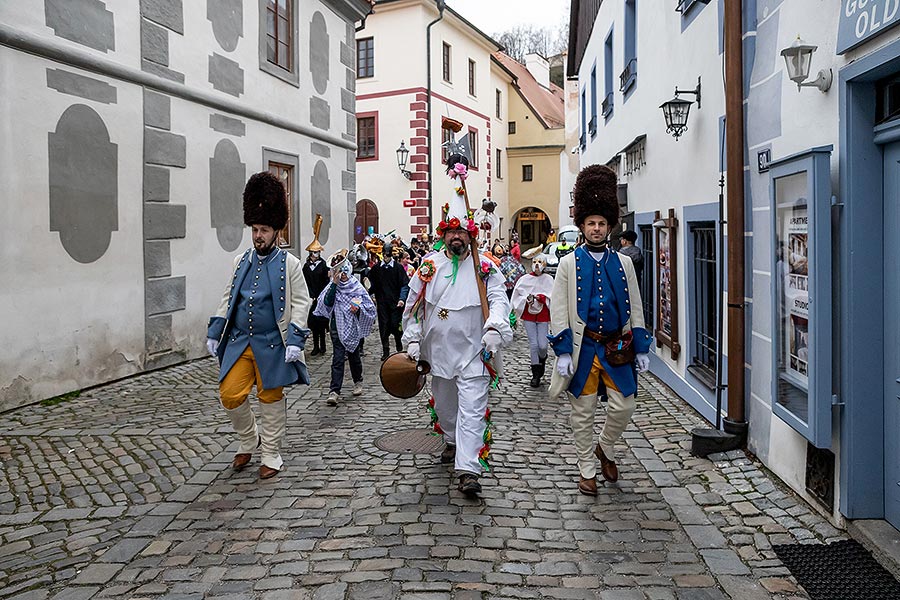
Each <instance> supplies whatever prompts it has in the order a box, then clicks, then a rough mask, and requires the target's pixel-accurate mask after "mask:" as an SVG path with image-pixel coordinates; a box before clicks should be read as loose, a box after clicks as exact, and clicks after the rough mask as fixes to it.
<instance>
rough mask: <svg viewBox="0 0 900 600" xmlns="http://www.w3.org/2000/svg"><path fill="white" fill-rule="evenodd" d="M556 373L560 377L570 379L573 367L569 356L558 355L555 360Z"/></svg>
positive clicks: (573, 371)
mask: <svg viewBox="0 0 900 600" xmlns="http://www.w3.org/2000/svg"><path fill="white" fill-rule="evenodd" d="M556 372H557V373H559V374H560V376H562V377H571V376H572V375H574V374H575V366H574V365H573V364H572V355H571V354H560V355H559V356H558V357H557V358H556Z"/></svg>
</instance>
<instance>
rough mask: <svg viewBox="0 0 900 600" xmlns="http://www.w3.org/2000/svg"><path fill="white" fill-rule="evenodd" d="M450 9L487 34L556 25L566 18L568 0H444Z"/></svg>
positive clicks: (555, 26)
mask: <svg viewBox="0 0 900 600" xmlns="http://www.w3.org/2000/svg"><path fill="white" fill-rule="evenodd" d="M447 4H448V5H450V6H451V7H453V10H455V11H456V12H458V13H459V14H461V15H462V16H463V17H465V18H466V19H467V20H469V21H471V22H472V23H473V24H474V25H475V26H476V27H478V28H479V29H481V30H482V31H483V32H485V33H486V34H488V35H493V34H498V33H502V32H504V31H507V30H509V29H512V28H513V27H515V26H516V25H533V26H535V27H550V28H551V29H554V30H555V29H556V28H558V27H559V26H560V25H561V24H563V23H564V22H565V21H566V20H568V18H569V5H570V0H447Z"/></svg>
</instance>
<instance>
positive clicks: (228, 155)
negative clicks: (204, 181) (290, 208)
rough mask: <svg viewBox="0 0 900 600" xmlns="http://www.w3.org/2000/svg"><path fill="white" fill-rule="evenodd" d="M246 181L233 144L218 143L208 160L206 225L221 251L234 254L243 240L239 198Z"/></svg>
mask: <svg viewBox="0 0 900 600" xmlns="http://www.w3.org/2000/svg"><path fill="white" fill-rule="evenodd" d="M246 177H247V165H245V164H244V163H243V162H241V155H240V153H239V152H238V149H237V146H235V145H234V142H232V141H231V140H228V139H224V140H219V143H218V144H216V149H215V152H214V154H213V156H212V158H210V159H209V213H210V225H211V226H212V227H213V228H214V229H215V230H216V237H217V238H218V240H219V245H220V246H222V249H224V250H227V251H228V252H233V251H234V250H237V248H238V246H239V245H240V244H241V239H242V238H243V236H244V213H243V199H242V194H243V190H244V182H245V180H246Z"/></svg>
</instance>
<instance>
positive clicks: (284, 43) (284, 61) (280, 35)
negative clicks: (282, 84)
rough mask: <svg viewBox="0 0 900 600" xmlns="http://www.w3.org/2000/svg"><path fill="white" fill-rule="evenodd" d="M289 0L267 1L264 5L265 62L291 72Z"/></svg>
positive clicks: (290, 2)
mask: <svg viewBox="0 0 900 600" xmlns="http://www.w3.org/2000/svg"><path fill="white" fill-rule="evenodd" d="M291 4H292V1H291V0H269V2H268V4H267V5H266V36H267V37H268V38H269V39H268V43H267V44H266V60H268V61H269V62H270V63H272V64H273V65H278V66H279V67H281V68H282V69H284V70H285V71H290V70H291V42H292V40H291V8H292V6H291Z"/></svg>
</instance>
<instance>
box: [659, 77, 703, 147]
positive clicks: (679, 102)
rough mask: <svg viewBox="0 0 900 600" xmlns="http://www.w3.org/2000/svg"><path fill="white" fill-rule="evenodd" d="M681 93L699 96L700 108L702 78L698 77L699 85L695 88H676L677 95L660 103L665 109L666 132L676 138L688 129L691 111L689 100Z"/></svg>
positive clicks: (698, 103) (698, 104)
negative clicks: (682, 96) (680, 96)
mask: <svg viewBox="0 0 900 600" xmlns="http://www.w3.org/2000/svg"><path fill="white" fill-rule="evenodd" d="M681 94H693V95H694V96H696V97H697V110H699V109H700V78H699V77H698V78H697V87H696V88H695V89H693V90H679V89H678V88H677V87H676V88H675V97H674V98H672V99H671V100H669V101H668V102H663V103H662V104H660V106H659V107H660V108H661V109H662V111H663V117H665V119H666V133H671V134H672V135H673V136H674V137H675V139H676V140H677V139H678V138H680V137H681V134H683V133H684V132H685V131H686V130H687V123H688V116H689V115H690V113H691V104H693V102H691V101H689V100H683V99H682V98H679V97H678V96H679V95H681Z"/></svg>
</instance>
